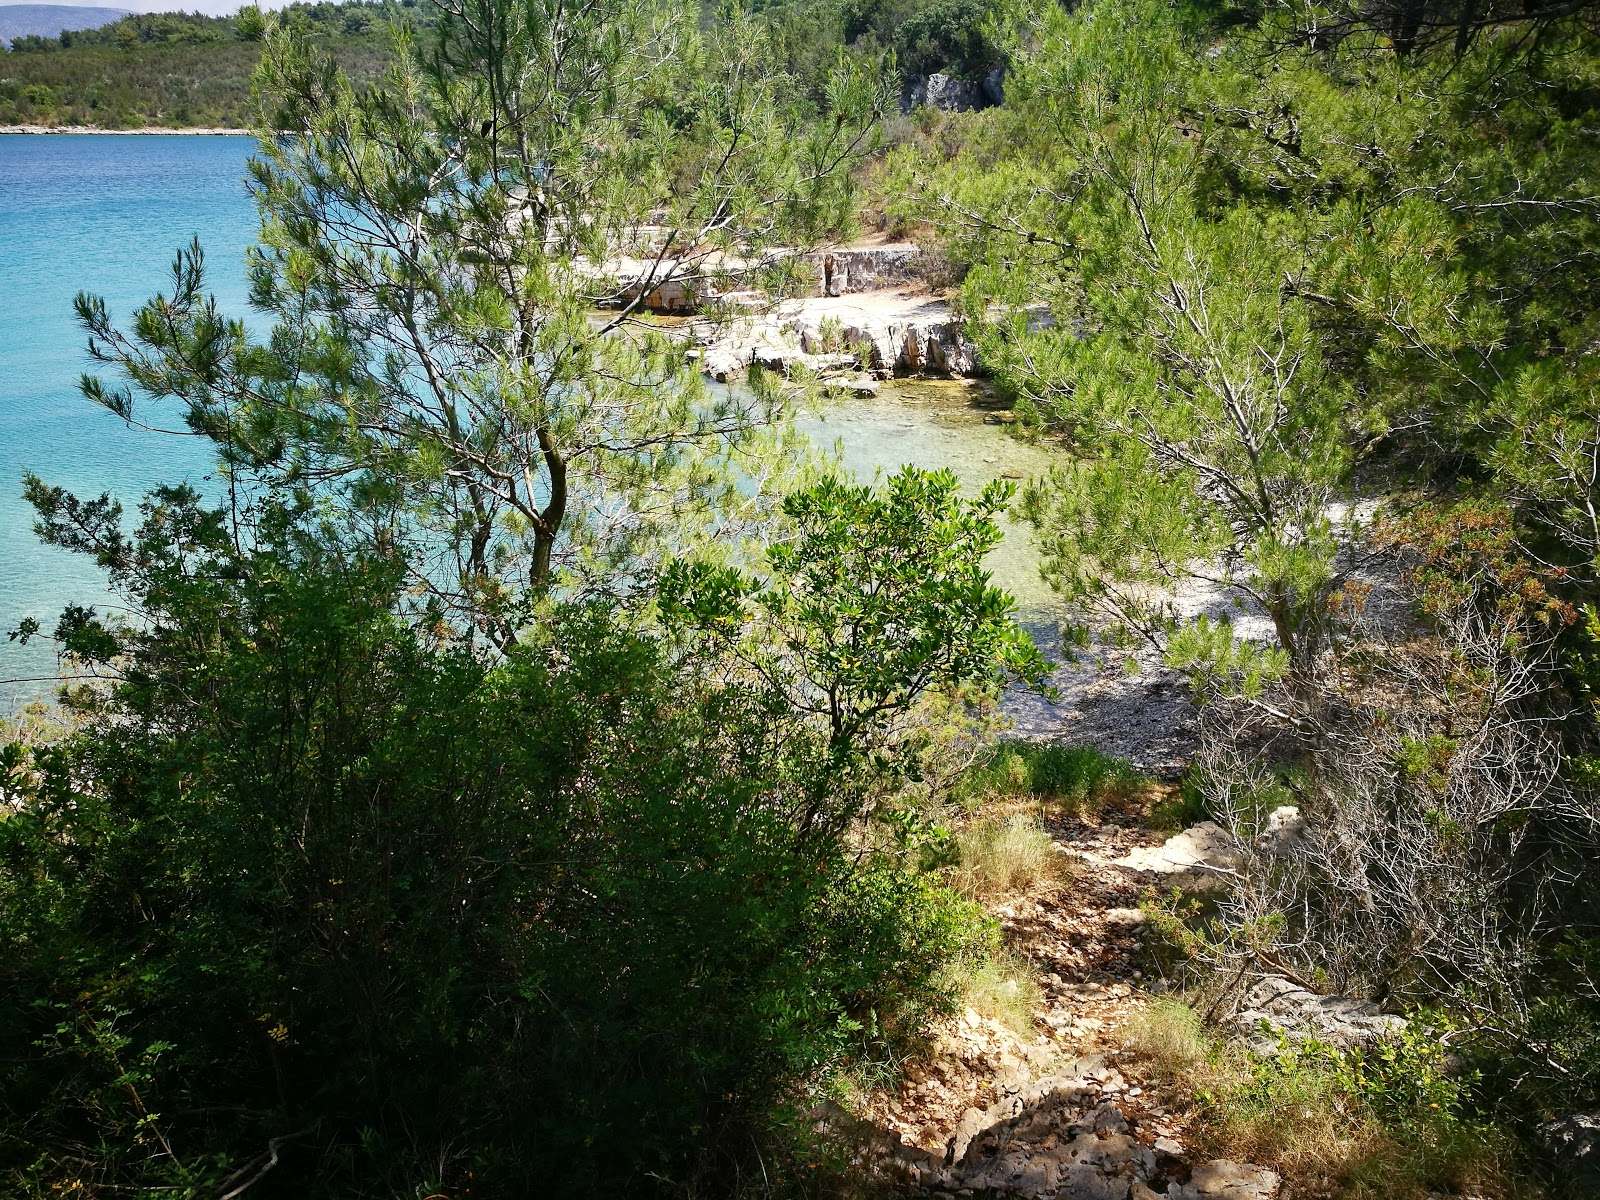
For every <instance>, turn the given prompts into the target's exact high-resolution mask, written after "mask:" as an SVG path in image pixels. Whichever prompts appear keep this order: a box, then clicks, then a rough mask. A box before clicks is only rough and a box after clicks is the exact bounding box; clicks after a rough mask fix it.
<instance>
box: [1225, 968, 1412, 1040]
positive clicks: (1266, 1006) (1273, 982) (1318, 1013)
mask: <svg viewBox="0 0 1600 1200" xmlns="http://www.w3.org/2000/svg"><path fill="white" fill-rule="evenodd" d="M1262 1026H1266V1027H1267V1028H1269V1029H1271V1030H1273V1031H1274V1032H1275V1033H1277V1034H1282V1035H1283V1036H1285V1037H1287V1038H1289V1039H1290V1040H1291V1041H1304V1040H1307V1039H1315V1040H1317V1041H1319V1042H1326V1043H1328V1044H1329V1045H1332V1046H1338V1047H1339V1048H1340V1049H1345V1050H1354V1049H1360V1048H1363V1047H1366V1046H1371V1045H1373V1044H1375V1043H1377V1042H1379V1041H1381V1040H1383V1039H1384V1038H1386V1037H1391V1036H1393V1035H1394V1034H1396V1033H1399V1032H1400V1031H1401V1030H1403V1029H1404V1028H1405V1027H1406V1020H1405V1018H1404V1017H1397V1016H1393V1015H1391V1014H1389V1013H1385V1012H1383V1011H1382V1010H1381V1009H1379V1008H1378V1006H1377V1005H1376V1004H1374V1003H1372V1002H1371V1001H1370V1000H1357V999H1354V998H1352V997H1350V996H1319V995H1317V994H1316V993H1315V992H1311V991H1307V990H1306V989H1305V988H1303V987H1301V986H1300V985H1299V984H1297V983H1291V982H1290V981H1289V980H1287V979H1283V978H1280V977H1278V976H1270V977H1269V978H1266V979H1263V980H1261V981H1260V982H1259V983H1257V984H1256V985H1255V986H1254V987H1252V988H1251V989H1250V990H1249V991H1248V992H1246V993H1245V997H1244V1003H1243V1005H1242V1006H1241V1008H1240V1011H1239V1013H1238V1015H1237V1016H1235V1017H1234V1018H1233V1027H1234V1029H1235V1030H1236V1031H1237V1032H1238V1034H1239V1035H1240V1036H1241V1037H1242V1038H1243V1039H1244V1040H1245V1041H1246V1043H1247V1044H1248V1045H1249V1046H1250V1047H1251V1049H1253V1050H1256V1051H1258V1052H1261V1053H1270V1052H1271V1051H1272V1050H1274V1049H1275V1048H1276V1047H1277V1040H1276V1038H1274V1037H1268V1036H1263V1034H1262V1032H1261V1030H1262Z"/></svg>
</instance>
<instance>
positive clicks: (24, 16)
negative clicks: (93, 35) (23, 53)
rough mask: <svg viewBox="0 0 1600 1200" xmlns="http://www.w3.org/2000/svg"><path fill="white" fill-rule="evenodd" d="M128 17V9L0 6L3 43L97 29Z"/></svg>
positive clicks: (0, 37) (49, 5) (65, 5)
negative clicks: (23, 38)
mask: <svg viewBox="0 0 1600 1200" xmlns="http://www.w3.org/2000/svg"><path fill="white" fill-rule="evenodd" d="M127 15H128V10H127V9H125V8H79V7H76V6H74V5H68V4H0V42H3V43H7V44H9V43H10V41H11V39H12V38H19V37H47V38H53V37H57V36H59V35H60V34H61V33H62V32H63V31H65V30H76V29H98V28H99V27H100V26H101V25H109V24H111V22H113V21H117V20H120V19H121V18H123V17H125V16H127Z"/></svg>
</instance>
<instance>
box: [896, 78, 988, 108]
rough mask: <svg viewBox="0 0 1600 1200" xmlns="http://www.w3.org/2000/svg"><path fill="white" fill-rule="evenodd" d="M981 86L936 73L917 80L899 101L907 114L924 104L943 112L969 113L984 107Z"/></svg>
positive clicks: (985, 98)
mask: <svg viewBox="0 0 1600 1200" xmlns="http://www.w3.org/2000/svg"><path fill="white" fill-rule="evenodd" d="M986 100H987V97H986V96H985V95H984V90H983V84H981V83H974V82H973V81H972V80H970V79H958V78H956V77H955V76H954V75H945V74H943V73H936V74H933V75H928V76H926V77H924V78H922V79H919V80H917V81H916V82H915V83H913V84H912V85H911V89H910V90H909V91H908V92H907V93H906V94H905V96H904V97H903V98H902V100H901V107H902V108H904V109H905V110H906V111H907V112H910V111H911V110H912V109H913V108H919V107H921V106H922V105H924V104H926V105H927V106H928V107H929V108H937V109H941V110H943V111H944V112H971V111H972V110H973V109H976V108H983V107H985V102H986Z"/></svg>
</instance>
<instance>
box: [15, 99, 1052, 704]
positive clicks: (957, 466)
mask: <svg viewBox="0 0 1600 1200" xmlns="http://www.w3.org/2000/svg"><path fill="white" fill-rule="evenodd" d="M191 132H192V131H191ZM253 145H254V143H253V141H252V140H251V139H250V138H247V137H225V136H224V137H203V136H185V135H177V136H172V137H162V136H153V135H149V134H141V135H140V136H134V137H116V136H84V135H81V134H63V135H61V136H51V137H31V136H0V237H3V238H4V239H5V242H4V244H6V245H7V246H8V248H9V255H8V258H9V267H10V269H9V270H7V271H6V272H5V273H4V276H3V279H0V628H3V629H4V630H5V631H10V630H12V629H15V628H16V627H17V625H18V622H19V621H21V620H22V619H24V618H26V617H33V618H35V619H37V620H39V621H40V622H41V623H42V624H43V625H44V626H45V628H46V630H48V629H50V628H52V627H53V625H54V620H55V617H56V616H57V615H58V614H59V612H60V611H61V609H62V607H63V606H64V605H67V604H80V605H94V604H101V605H104V604H105V603H106V602H107V600H108V596H107V594H106V592H105V589H104V587H103V583H102V581H101V579H100V577H99V574H98V572H97V571H96V569H95V568H94V566H93V564H91V563H89V562H87V561H86V560H83V559H81V558H79V557H77V556H74V555H71V554H68V553H66V552H65V551H62V550H60V549H57V548H54V547H48V546H44V545H41V544H40V543H39V542H38V540H37V538H36V537H35V536H34V534H33V533H32V530H31V526H32V521H33V517H32V512H31V510H30V509H29V508H28V507H27V505H25V504H24V503H23V502H22V500H21V497H20V489H21V480H22V477H23V475H24V474H25V473H27V472H32V473H34V474H37V475H39V476H40V477H42V478H43V479H44V480H45V481H46V482H48V483H52V484H59V485H61V486H65V487H67V488H69V489H71V490H73V491H75V492H77V493H79V494H81V495H86V496H94V495H98V494H100V493H102V492H109V493H111V494H112V495H114V496H115V497H116V498H117V499H119V500H120V501H121V502H122V504H123V506H124V508H125V509H127V510H128V511H129V512H130V513H131V512H132V511H133V510H134V509H135V508H136V506H137V503H138V501H139V498H140V497H141V496H142V494H143V493H144V492H145V491H146V490H148V489H149V488H151V487H153V486H156V485H157V484H162V483H176V482H181V481H188V482H189V483H191V484H194V485H195V486H198V487H200V488H201V489H202V490H204V489H205V487H206V486H207V473H208V471H209V470H210V468H211V460H210V457H209V448H208V447H207V446H206V445H205V444H204V443H202V442H200V441H199V440H198V439H196V438H193V437H189V436H175V435H173V434H172V433H165V432H154V431H150V430H141V429H133V428H129V427H128V426H127V425H125V424H124V423H123V422H121V421H119V420H117V419H116V418H115V417H114V416H112V415H111V414H109V413H107V412H104V411H103V410H100V409H98V408H97V407H95V406H94V405H92V404H90V403H89V402H88V401H86V400H85V399H83V397H82V396H81V395H80V393H79V391H78V379H79V376H80V374H81V373H82V372H83V371H84V370H86V369H88V368H89V367H91V366H92V365H93V364H92V363H90V361H89V360H88V356H87V353H86V351H85V344H84V335H83V333H82V331H81V330H80V329H79V327H78V325H77V323H76V321H75V319H74V316H73V310H72V300H73V296H74V295H75V294H76V293H77V292H79V291H89V292H93V293H97V294H101V295H104V296H105V297H106V299H107V302H108V305H109V307H110V308H111V310H112V311H113V312H115V313H118V314H126V313H128V312H130V311H131V310H132V309H133V307H134V306H136V305H137V304H138V303H140V302H142V301H143V300H145V299H147V298H148V297H149V296H151V295H153V294H154V293H155V292H157V291H160V290H162V289H163V288H164V287H165V286H167V283H168V269H169V266H170V263H171V260H172V256H173V254H174V252H175V251H176V250H177V249H178V248H179V247H181V246H183V245H185V244H187V243H188V242H189V241H190V240H191V239H192V238H195V237H198V238H199V239H200V241H201V243H202V245H203V247H204V248H205V250H206V252H207V266H208V271H209V276H210V287H211V289H212V290H213V291H215V292H216V293H217V296H218V299H219V301H220V303H221V305H222V307H223V309H224V310H225V311H229V312H234V313H244V312H245V311H246V287H245V279H244V261H243V254H244V249H245V247H246V246H247V245H249V244H250V242H251V241H252V240H253V239H254V235H255V213H254V209H253V208H252V206H251V204H250V200H249V197H248V195H247V194H246V192H245V189H244V185H243V182H242V180H243V175H244V165H245V160H246V159H247V157H248V156H249V154H250V151H251V149H252V147H253ZM974 394H975V393H974V391H973V386H972V385H969V384H964V383H959V382H953V381H952V382H933V381H928V382H923V381H917V380H902V381H888V382H886V384H885V385H884V387H883V389H882V393H881V394H880V395H878V396H876V397H873V398H871V399H834V400H830V401H827V402H826V403H825V404H824V405H823V406H822V407H821V408H819V409H815V410H810V411H807V412H804V413H802V415H801V418H800V421H801V425H802V427H803V428H804V429H805V431H806V432H807V433H808V435H809V436H810V437H811V438H812V439H813V440H814V441H815V442H816V443H817V444H819V445H821V446H825V447H835V446H836V447H837V449H838V451H839V453H840V455H841V461H842V462H843V464H844V465H845V467H846V468H847V469H849V470H851V471H852V472H854V473H855V474H856V475H857V476H858V477H859V478H861V479H863V480H865V479H870V478H872V477H873V476H874V475H875V474H877V473H879V472H881V473H884V474H887V473H889V472H892V471H893V470H894V469H896V468H897V467H899V466H900V465H901V464H903V463H913V464H915V465H918V466H922V467H948V468H950V469H952V470H954V471H956V472H957V474H958V475H959V476H960V477H961V479H962V481H963V484H964V485H965V487H966V488H967V490H969V491H972V490H976V489H977V488H978V487H981V486H982V484H983V483H985V482H987V481H988V480H989V479H992V478H998V477H1008V478H1012V479H1015V480H1018V481H1020V480H1021V479H1023V478H1025V477H1026V476H1028V475H1030V474H1032V473H1035V472H1037V471H1038V470H1040V469H1042V467H1043V465H1044V463H1045V461H1046V452H1045V451H1043V450H1041V449H1039V448H1037V447H1032V446H1029V445H1027V444H1025V443H1023V442H1020V441H1018V440H1017V439H1015V438H1013V437H1012V436H1010V434H1009V433H1007V432H1006V431H1005V430H1004V429H1002V428H1000V427H997V426H995V425H992V424H986V423H985V413H984V412H983V411H982V410H981V409H980V408H979V407H977V406H975V405H974V404H973V403H972V399H973V396H974ZM171 415H172V420H171V421H168V422H165V424H166V425H167V426H168V427H170V428H177V429H181V428H182V426H181V422H180V421H179V420H178V419H177V417H176V415H175V414H171ZM991 566H992V569H993V570H994V572H995V577H996V580H997V582H999V583H1000V584H1001V585H1002V586H1004V587H1006V588H1007V589H1008V590H1010V591H1011V592H1012V593H1013V594H1014V595H1016V596H1017V598H1018V601H1019V606H1020V609H1021V613H1020V615H1021V616H1022V618H1023V620H1024V623H1025V624H1026V625H1027V626H1028V627H1029V628H1030V629H1031V630H1032V631H1033V632H1034V633H1035V635H1036V636H1037V637H1039V638H1040V639H1041V640H1043V641H1045V642H1049V643H1053V642H1054V640H1055V639H1056V637H1057V636H1058V626H1059V621H1058V613H1057V611H1056V605H1055V603H1054V601H1053V598H1052V597H1051V595H1050V593H1049V591H1048V589H1047V588H1046V587H1045V585H1044V584H1043V583H1042V581H1041V580H1040V579H1039V575H1038V570H1037V559H1036V555H1035V553H1034V551H1033V549H1032V547H1031V546H1030V544H1029V542H1028V536H1027V531H1026V530H1025V529H1024V528H1022V527H1020V526H1017V525H1014V524H1008V532H1007V538H1006V542H1005V544H1004V545H1002V546H1001V547H1000V548H999V550H997V551H996V552H995V554H994V556H993V557H992V560H991ZM55 675H56V663H55V652H54V647H53V644H52V643H51V642H50V641H48V640H47V639H43V638H40V639H35V640H33V641H31V642H30V643H29V644H28V645H26V646H22V645H19V644H18V643H16V642H12V641H6V640H0V709H3V710H5V711H10V710H11V709H13V708H15V707H16V705H18V704H19V703H22V702H25V701H28V700H31V699H37V698H40V697H43V696H47V695H48V694H49V692H50V689H51V686H52V681H53V679H54V677H55ZM1039 716H1040V717H1041V719H1047V718H1044V717H1043V714H1039Z"/></svg>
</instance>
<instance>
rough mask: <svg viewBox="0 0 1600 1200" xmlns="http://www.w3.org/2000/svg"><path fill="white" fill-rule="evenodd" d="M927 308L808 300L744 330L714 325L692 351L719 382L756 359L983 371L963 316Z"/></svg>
mask: <svg viewBox="0 0 1600 1200" xmlns="http://www.w3.org/2000/svg"><path fill="white" fill-rule="evenodd" d="M923 308H924V310H926V311H914V312H910V313H905V314H901V313H891V314H887V315H884V316H880V317H873V316H868V315H866V314H865V313H858V314H856V315H853V316H850V317H849V318H841V317H840V316H839V314H837V313H830V312H821V311H816V310H808V309H804V308H802V310H801V312H800V313H799V314H798V315H793V316H788V317H778V318H775V319H773V320H771V321H769V322H762V323H761V324H758V325H757V326H756V327H755V328H754V329H751V330H747V331H744V332H743V333H741V332H738V331H733V332H724V331H714V332H710V333H709V334H708V335H707V337H706V341H705V344H704V348H703V349H701V350H699V351H697V352H694V353H696V354H697V356H698V359H699V362H700V364H701V366H702V368H703V369H704V370H705V372H706V373H707V374H708V375H710V376H711V377H712V378H713V379H715V380H717V381H719V382H727V381H728V380H730V379H734V378H737V377H738V376H739V375H741V374H743V373H744V372H745V371H746V370H748V369H749V368H750V366H751V365H752V364H754V365H758V366H760V367H762V368H763V369H765V370H769V371H776V372H779V373H781V374H784V375H797V374H800V373H802V372H804V373H809V374H813V375H828V374H838V373H840V372H852V373H855V372H860V373H865V374H867V375H870V376H872V377H874V378H877V379H887V378H890V377H891V376H896V375H932V376H939V377H944V378H951V379H959V378H967V377H970V376H972V375H975V374H977V371H978V356H977V347H976V346H975V345H973V343H972V342H970V341H968V340H967V338H966V332H965V329H964V328H963V326H962V323H961V322H960V321H958V320H956V319H955V318H953V317H952V316H951V315H950V313H949V311H948V309H946V308H944V307H943V306H942V305H925V306H923Z"/></svg>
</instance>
